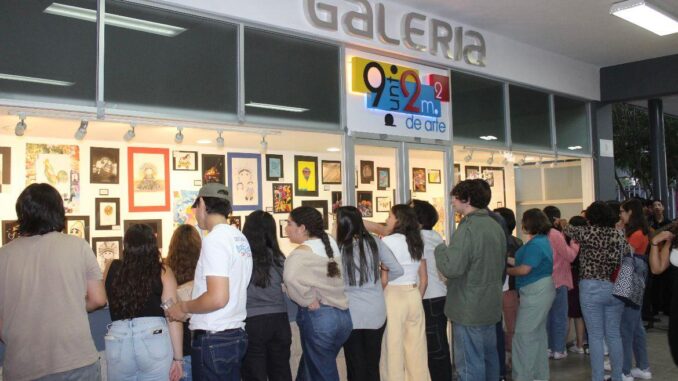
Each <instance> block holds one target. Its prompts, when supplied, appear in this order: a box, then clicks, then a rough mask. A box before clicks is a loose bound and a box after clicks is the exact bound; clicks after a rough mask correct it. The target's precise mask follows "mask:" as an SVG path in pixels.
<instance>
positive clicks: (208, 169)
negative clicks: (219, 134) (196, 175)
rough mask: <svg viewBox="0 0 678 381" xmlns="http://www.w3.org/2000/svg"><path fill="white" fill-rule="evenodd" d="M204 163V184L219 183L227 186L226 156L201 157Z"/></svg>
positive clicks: (204, 155)
mask: <svg viewBox="0 0 678 381" xmlns="http://www.w3.org/2000/svg"><path fill="white" fill-rule="evenodd" d="M200 158H201V161H202V163H201V164H202V166H201V167H202V183H203V184H207V183H219V184H224V185H226V159H225V157H224V155H208V154H203V155H201V156H200Z"/></svg>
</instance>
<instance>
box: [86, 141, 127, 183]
mask: <svg viewBox="0 0 678 381" xmlns="http://www.w3.org/2000/svg"><path fill="white" fill-rule="evenodd" d="M89 162H90V165H89V182H90V183H92V184H119V183H120V150H119V149H117V148H104V147H90V149H89Z"/></svg>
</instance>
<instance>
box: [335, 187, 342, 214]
mask: <svg viewBox="0 0 678 381" xmlns="http://www.w3.org/2000/svg"><path fill="white" fill-rule="evenodd" d="M342 203H343V201H342V200H341V191H333V192H332V214H335V213H336V212H337V209H338V208H339V207H341V204H342Z"/></svg>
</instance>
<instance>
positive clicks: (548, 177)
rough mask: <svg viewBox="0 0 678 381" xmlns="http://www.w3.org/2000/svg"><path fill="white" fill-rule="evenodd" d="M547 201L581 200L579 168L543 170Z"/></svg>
mask: <svg viewBox="0 0 678 381" xmlns="http://www.w3.org/2000/svg"><path fill="white" fill-rule="evenodd" d="M544 184H545V186H546V199H547V200H562V199H568V198H581V197H582V188H581V166H580V165H577V166H574V167H557V168H544Z"/></svg>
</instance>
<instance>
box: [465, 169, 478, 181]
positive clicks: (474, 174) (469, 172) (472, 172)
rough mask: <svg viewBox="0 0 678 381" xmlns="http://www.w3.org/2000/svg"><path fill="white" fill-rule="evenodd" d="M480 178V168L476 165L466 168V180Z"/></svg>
mask: <svg viewBox="0 0 678 381" xmlns="http://www.w3.org/2000/svg"><path fill="white" fill-rule="evenodd" d="M479 178H480V167H477V166H474V165H467V166H465V167H464V180H472V179H479Z"/></svg>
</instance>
